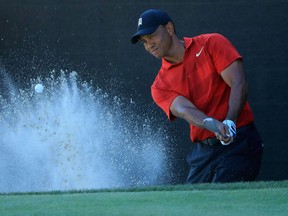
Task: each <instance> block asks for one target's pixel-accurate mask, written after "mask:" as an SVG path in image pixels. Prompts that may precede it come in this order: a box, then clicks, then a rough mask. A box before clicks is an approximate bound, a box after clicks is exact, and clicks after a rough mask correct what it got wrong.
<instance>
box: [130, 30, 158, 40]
mask: <svg viewBox="0 0 288 216" xmlns="http://www.w3.org/2000/svg"><path fill="white" fill-rule="evenodd" d="M157 28H158V26H153V27H149V28H145V29H141V30H140V31H138V32H136V34H134V35H133V36H132V38H131V43H133V44H135V43H137V42H138V41H139V37H140V36H142V35H150V34H152V33H153V32H155V31H156V29H157Z"/></svg>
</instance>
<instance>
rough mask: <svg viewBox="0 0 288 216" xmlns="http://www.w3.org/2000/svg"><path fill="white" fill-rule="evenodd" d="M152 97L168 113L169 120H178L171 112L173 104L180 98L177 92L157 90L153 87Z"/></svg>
mask: <svg viewBox="0 0 288 216" xmlns="http://www.w3.org/2000/svg"><path fill="white" fill-rule="evenodd" d="M151 95H152V98H153V100H154V101H155V103H156V104H157V105H158V106H159V107H160V108H161V109H162V110H163V111H164V112H165V113H166V115H167V117H168V119H169V120H171V121H172V120H174V119H176V117H175V116H173V115H172V114H171V112H170V106H171V103H172V102H173V101H174V99H175V98H176V97H177V96H179V94H177V93H176V92H173V91H168V90H165V89H160V88H157V87H156V86H155V85H152V86H151Z"/></svg>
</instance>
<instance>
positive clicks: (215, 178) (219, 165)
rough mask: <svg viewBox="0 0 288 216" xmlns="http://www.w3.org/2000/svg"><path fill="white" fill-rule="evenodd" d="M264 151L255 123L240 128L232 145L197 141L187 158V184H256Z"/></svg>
mask: <svg viewBox="0 0 288 216" xmlns="http://www.w3.org/2000/svg"><path fill="white" fill-rule="evenodd" d="M211 143H213V142H211ZM262 152H263V144H262V140H261V138H260V136H259V134H258V132H257V129H256V128H255V126H254V125H253V124H249V125H247V126H244V127H241V128H238V129H237V137H236V138H235V139H234V142H232V143H231V144H229V145H222V144H221V143H220V141H219V142H214V143H213V144H211V145H209V144H207V143H201V142H197V143H195V147H194V148H193V150H192V152H191V154H189V155H188V157H187V162H188V164H189V165H190V172H189V175H188V178H187V183H209V182H215V183H217V182H238V181H253V180H255V179H256V177H257V175H258V173H259V170H260V166H261V158H262Z"/></svg>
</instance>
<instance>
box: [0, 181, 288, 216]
mask: <svg viewBox="0 0 288 216" xmlns="http://www.w3.org/2000/svg"><path fill="white" fill-rule="evenodd" d="M0 215H3V216H4V215H5V216H6V215H21V216H22V215H53V216H54V215H56V216H57V215H101V216H102V215H125V216H127V215H157V216H161V215H164V216H168V215H173V216H174V215H177V216H178V215H179V216H182V215H195V216H201V215H205V216H209V215H211V216H212V215H221V216H225V215H229V216H238V215H241V216H242V215H244V216H246V215H249V216H254V215H257V216H258V215H261V216H266V215H269V216H270V215H277V216H281V215H285V216H286V215H288V181H279V182H253V183H233V184H198V185H176V186H161V187H146V188H130V189H115V190H85V191H65V192H63V191H54V192H49V193H13V194H1V195H0Z"/></svg>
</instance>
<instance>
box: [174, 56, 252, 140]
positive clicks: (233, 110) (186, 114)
mask: <svg viewBox="0 0 288 216" xmlns="http://www.w3.org/2000/svg"><path fill="white" fill-rule="evenodd" d="M221 76H222V78H223V80H224V81H225V82H226V83H227V85H229V86H230V87H231V93H230V98H229V108H228V112H227V115H226V119H229V120H232V121H234V122H235V123H236V121H237V118H238V116H239V114H240V113H241V111H242V109H243V106H244V104H245V102H246V100H247V84H246V81H245V76H244V71H243V66H242V62H241V61H240V60H237V61H235V62H233V63H232V64H231V65H229V66H228V67H227V68H226V69H224V70H223V71H222V73H221ZM170 111H171V113H172V114H173V115H174V116H176V117H179V118H182V119H184V120H186V121H187V122H188V123H189V124H193V125H195V126H196V127H199V128H205V127H204V125H203V120H204V119H205V118H207V117H208V116H207V115H205V113H203V112H202V111H200V110H199V109H197V107H196V106H195V105H194V104H193V103H192V102H191V101H189V100H188V99H187V98H185V97H183V96H177V97H176V98H175V99H174V101H173V102H172V104H171V106H170ZM215 124H216V126H217V127H218V129H219V131H220V133H221V134H222V135H223V134H224V135H227V134H228V135H229V131H228V128H227V127H226V126H225V124H223V123H222V122H220V121H218V120H216V119H215ZM215 135H216V137H217V138H218V139H219V140H221V141H224V142H229V141H230V137H228V138H224V137H223V136H221V135H220V134H217V133H215Z"/></svg>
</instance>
